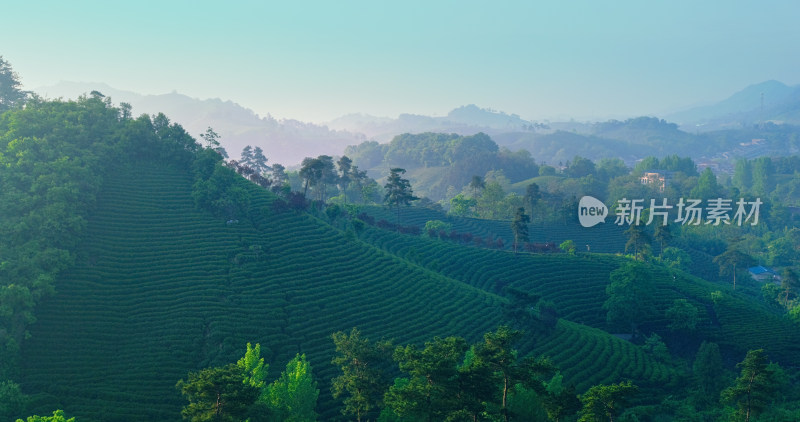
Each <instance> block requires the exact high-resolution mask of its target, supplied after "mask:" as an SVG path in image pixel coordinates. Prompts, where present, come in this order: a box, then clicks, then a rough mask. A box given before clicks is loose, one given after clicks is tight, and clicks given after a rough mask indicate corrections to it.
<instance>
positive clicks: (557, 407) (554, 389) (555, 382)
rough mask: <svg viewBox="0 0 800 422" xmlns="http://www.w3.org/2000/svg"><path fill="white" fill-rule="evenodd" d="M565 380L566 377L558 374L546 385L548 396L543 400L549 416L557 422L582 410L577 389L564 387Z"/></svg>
mask: <svg viewBox="0 0 800 422" xmlns="http://www.w3.org/2000/svg"><path fill="white" fill-rule="evenodd" d="M563 379H564V376H563V375H561V372H556V373H555V375H553V377H552V378H551V379H550V381H548V382H547V383H546V384H545V391H546V393H547V394H546V395H544V397H543V398H542V404H543V405H544V408H545V410H546V411H547V416H548V417H549V418H550V419H551V420H553V421H555V422H559V421H560V420H561V418H562V417H565V416H568V415H573V414H575V412H577V411H578V410H580V408H581V401H580V399H578V396H577V395H576V394H575V387H574V386H569V387H564V385H563V384H562V380H563Z"/></svg>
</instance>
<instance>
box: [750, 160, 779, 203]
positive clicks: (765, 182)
mask: <svg viewBox="0 0 800 422" xmlns="http://www.w3.org/2000/svg"><path fill="white" fill-rule="evenodd" d="M773 190H775V166H774V165H773V164H772V159H771V158H769V157H758V158H756V159H755V160H753V190H752V192H753V193H754V194H756V195H769V194H770V193H771V192H772V191H773Z"/></svg>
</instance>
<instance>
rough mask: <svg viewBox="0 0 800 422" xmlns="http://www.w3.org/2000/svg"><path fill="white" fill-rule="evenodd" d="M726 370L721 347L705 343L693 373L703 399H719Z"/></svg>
mask: <svg viewBox="0 0 800 422" xmlns="http://www.w3.org/2000/svg"><path fill="white" fill-rule="evenodd" d="M724 369H725V367H724V366H723V364H722V355H721V354H720V352H719V345H717V343H709V342H706V341H703V343H701V344H700V349H698V350H697V355H695V358H694V363H693V364H692V373H693V374H694V379H695V382H696V383H697V385H698V386H699V387H700V393H701V394H700V397H701V398H702V399H706V400H707V399H708V398H710V397H719V391H720V389H721V388H722V376H723V371H724Z"/></svg>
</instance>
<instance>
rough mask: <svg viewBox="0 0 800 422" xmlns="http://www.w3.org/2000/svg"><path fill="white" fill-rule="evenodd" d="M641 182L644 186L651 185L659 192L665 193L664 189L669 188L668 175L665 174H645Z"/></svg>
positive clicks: (640, 179)
mask: <svg viewBox="0 0 800 422" xmlns="http://www.w3.org/2000/svg"><path fill="white" fill-rule="evenodd" d="M639 181H640V182H641V183H642V184H643V185H651V186H653V187H655V188H656V189H658V191H659V192H664V189H665V188H666V187H667V174H665V172H655V171H652V172H645V173H644V174H642V177H640V178H639Z"/></svg>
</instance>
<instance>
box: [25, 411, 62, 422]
mask: <svg viewBox="0 0 800 422" xmlns="http://www.w3.org/2000/svg"><path fill="white" fill-rule="evenodd" d="M17 422H75V418H69V419H67V418H66V416H64V411H63V410H56V411H54V412H53V416H37V415H34V416H28V417H27V418H26V419H25V420H24V421H23V420H22V419H17Z"/></svg>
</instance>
